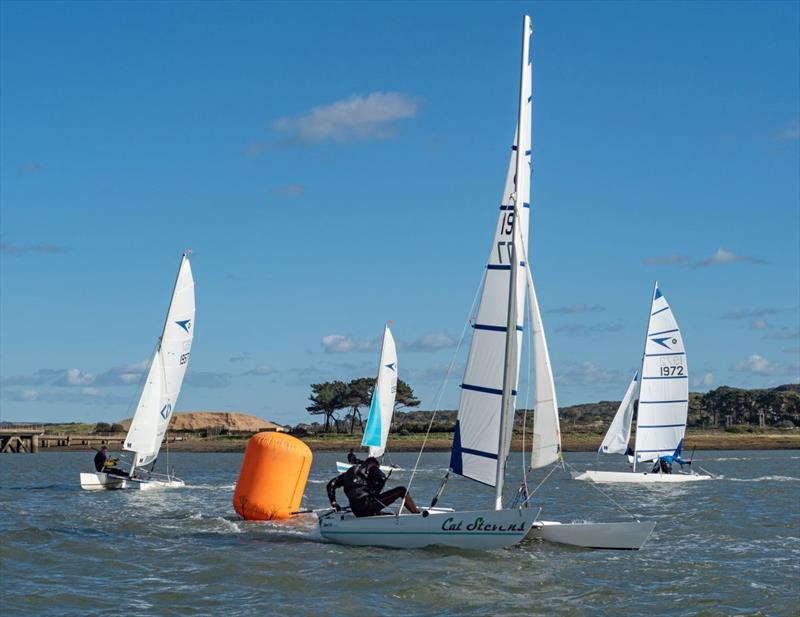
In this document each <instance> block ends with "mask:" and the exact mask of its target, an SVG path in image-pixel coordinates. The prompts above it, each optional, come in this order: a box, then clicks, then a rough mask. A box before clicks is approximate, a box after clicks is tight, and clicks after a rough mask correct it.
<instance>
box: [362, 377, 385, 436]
mask: <svg viewBox="0 0 800 617" xmlns="http://www.w3.org/2000/svg"><path fill="white" fill-rule="evenodd" d="M376 385H377V384H376ZM381 432H382V431H381V405H380V402H379V400H378V390H377V388H376V390H375V392H374V393H373V394H372V404H371V405H370V406H369V417H368V418H367V428H366V429H365V430H364V439H363V445H365V446H372V447H379V446H380V445H381Z"/></svg>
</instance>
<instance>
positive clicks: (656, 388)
mask: <svg viewBox="0 0 800 617" xmlns="http://www.w3.org/2000/svg"><path fill="white" fill-rule="evenodd" d="M640 376H641V377H640ZM637 388H638V391H639V392H638V394H639V413H638V419H637V422H636V441H635V446H634V448H633V450H632V451H631V450H630V449H629V448H628V441H629V439H630V434H631V425H632V422H633V410H634V400H635V398H636V390H637ZM688 414H689V368H688V365H687V363H686V350H685V348H684V346H683V336H682V334H681V331H680V328H679V327H678V322H677V321H676V319H675V315H674V314H673V312H672V308H671V307H670V305H669V303H668V302H667V298H666V297H665V296H664V294H663V293H662V292H661V289H660V288H659V286H658V282H656V284H655V286H654V288H653V296H652V301H651V303H650V317H649V320H648V324H647V336H646V337H645V344H644V354H643V355H642V368H641V371H639V372H637V373H636V374H635V375H634V376H633V380H632V381H631V383H630V385H629V386H628V390H627V391H626V392H625V398H624V399H623V400H622V403H621V404H620V406H619V409H618V410H617V413H616V415H615V416H614V419H613V420H612V421H611V426H610V427H609V429H608V432H607V433H606V436H605V438H604V439H603V442H602V444H600V448H599V450H598V452H599V453H601V454H624V455H628V456H630V457H631V459H630V460H631V462H632V463H633V470H632V471H600V470H591V469H590V470H587V471H585V472H583V473H581V474H578V475H576V476H575V479H576V480H586V481H590V482H601V483H613V482H626V483H639V484H652V483H659V482H670V483H671V482H696V481H698V480H710V479H711V476H709V475H704V474H699V473H695V472H694V471H692V470H691V468H690V470H689V472H688V473H684V472H683V470H682V469H683V466H684V465H685V464H691V461H684V460H683V459H681V458H680V455H681V450H682V449H683V438H684V434H685V433H686V420H687V417H688ZM673 462H675V463H678V464H679V465H680V466H681V471H673V469H672V464H673ZM637 463H645V464H646V471H638V472H637V471H636V465H637ZM653 463H656V465H655V468H653V467H652V465H653Z"/></svg>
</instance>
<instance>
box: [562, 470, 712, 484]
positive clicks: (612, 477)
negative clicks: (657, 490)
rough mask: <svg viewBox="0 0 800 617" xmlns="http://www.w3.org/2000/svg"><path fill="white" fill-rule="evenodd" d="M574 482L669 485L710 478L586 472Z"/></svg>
mask: <svg viewBox="0 0 800 617" xmlns="http://www.w3.org/2000/svg"><path fill="white" fill-rule="evenodd" d="M575 479H576V480H585V481H587V482H597V483H598V484H613V483H616V482H625V483H628V484H670V483H675V482H699V481H700V480H711V479H712V476H707V475H703V474H699V473H692V474H688V473H647V472H645V473H639V472H632V471H594V470H588V471H584V472H583V473H581V474H578V475H576V476H575Z"/></svg>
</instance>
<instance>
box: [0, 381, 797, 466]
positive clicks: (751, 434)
mask: <svg viewBox="0 0 800 617" xmlns="http://www.w3.org/2000/svg"><path fill="white" fill-rule="evenodd" d="M618 406H619V401H600V402H598V403H586V404H581V405H573V406H570V407H562V408H561V409H560V410H559V416H560V419H561V431H562V437H563V447H564V451H565V452H593V451H595V450H596V449H597V447H598V446H599V444H600V441H601V440H602V435H603V434H604V433H605V431H606V429H607V428H608V425H609V423H610V422H611V418H612V417H613V415H614V413H615V412H616V410H617V407H618ZM178 415H180V414H178ZM186 415H187V416H189V415H191V414H188V413H187V414H186ZM194 415H199V414H194ZM210 415H213V416H215V417H216V419H217V420H219V421H221V422H223V424H224V422H226V421H227V422H229V423H230V422H232V421H233V420H234V417H235V416H240V415H241V416H243V417H244V414H234V413H228V412H215V413H213V414H210ZM431 415H432V412H430V411H408V412H397V413H396V414H395V421H394V422H393V427H392V431H391V440H392V451H393V452H402V451H416V450H418V449H419V447H420V445H421V443H422V439H423V438H424V435H425V432H426V431H427V429H428V425H429V423H430V420H431ZM455 416H456V412H455V411H440V412H437V414H436V419H435V420H434V422H433V424H432V425H431V433H430V436H429V438H428V443H427V449H428V450H430V451H437V450H448V449H449V448H450V442H451V440H452V431H453V426H454V424H455ZM526 416H527V427H526V429H525V449H528V448H529V447H530V439H531V435H532V431H531V426H532V420H533V413H532V412H531V411H528V412H527V413H526V412H525V411H523V410H518V411H517V413H516V418H515V426H514V440H513V443H512V449H513V450H517V451H518V450H521V449H522V447H523V418H524V417H526ZM248 417H249V418H252V419H253V420H256V421H258V420H259V419H257V418H254V417H253V416H248ZM262 424H264V427H260V425H259V428H251V429H249V430H243V427H238V428H237V427H235V426H234V425H233V424H232V425H231V426H230V427H229V428H227V429H226V428H221V427H220V426H219V424H218V425H217V426H215V427H205V428H197V427H194V428H191V429H187V430H170V431H169V433H168V438H169V448H170V450H172V451H174V452H240V451H243V450H244V447H245V445H246V443H247V439H249V437H250V436H251V435H253V434H254V433H255V432H258V431H260V430H265V429H268V430H284V431H288V432H290V433H292V434H293V435H295V436H297V437H299V438H300V439H302V440H303V441H305V442H306V443H307V444H308V445H309V447H311V448H312V449H313V450H318V451H325V450H335V451H338V450H342V449H347V448H350V447H358V445H359V443H360V442H361V432H360V430H358V428H356V430H355V431H354V432H350V430H349V429H350V427H351V426H352V423H351V418H350V417H349V415H346V416H343V417H342V418H339V419H338V420H337V421H336V422H335V424H334V426H332V428H333V429H334V430H333V431H332V432H329V433H327V434H326V433H325V432H324V425H321V424H319V423H313V424H305V423H301V424H298V425H296V426H294V427H279V426H277V425H275V424H274V423H270V422H266V421H263V422H262ZM13 426H14V424H13V423H8V422H3V423H0V427H2V428H9V427H13ZM40 426H41V429H42V431H43V433H44V435H43V436H42V441H43V443H42V445H43V446H44V447H42V448H41V451H65V450H66V451H69V450H90V449H91V448H92V447H95V446H97V445H99V444H100V443H108V444H109V446H110V447H111V448H112V449H118V448H119V447H120V446H121V444H122V440H123V439H124V437H125V433H124V432H111V431H107V430H100V431H98V430H96V428H92V427H98V428H100V429H107V427H110V425H107V424H105V423H98V424H97V425H85V424H83V425H82V424H78V423H73V424H72V425H65V424H42V425H40ZM71 427H75V430H72V429H71ZM356 427H357V425H356ZM115 428H116V427H115ZM336 429H339V430H338V432H337V431H336ZM56 432H63V437H64V438H63V439H57V438H55V437H54V436H53V433H56ZM76 432H81V433H90V434H89V435H83V434H82V435H80V436H79V435H76ZM48 435H49V437H48ZM686 443H687V447H689V448H691V447H695V446H696V447H697V448H698V449H700V450H709V449H711V450H737V449H745V450H760V449H787V448H789V449H795V448H800V384H787V385H782V386H778V387H776V388H769V389H754V390H746V389H741V388H731V387H728V386H723V387H720V388H717V389H715V390H711V391H710V392H707V393H705V394H703V393H697V392H692V393H690V394H689V419H688V428H687V432H686Z"/></svg>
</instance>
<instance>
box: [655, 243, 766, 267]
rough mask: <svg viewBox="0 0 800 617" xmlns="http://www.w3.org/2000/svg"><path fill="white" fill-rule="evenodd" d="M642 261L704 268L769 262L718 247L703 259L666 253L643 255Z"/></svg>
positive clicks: (656, 264) (658, 264) (659, 264)
mask: <svg viewBox="0 0 800 617" xmlns="http://www.w3.org/2000/svg"><path fill="white" fill-rule="evenodd" d="M642 263H643V264H645V265H648V266H688V267H691V268H705V267H708V266H718V265H722V264H732V263H748V264H758V265H765V264H768V263H769V262H768V261H765V260H763V259H761V258H759V257H753V256H752V255H738V254H736V253H734V252H733V251H729V250H728V249H725V248H722V247H720V248H718V249H717V250H716V251H714V252H713V253H712V254H711V255H709V256H708V257H704V258H703V259H693V258H692V257H689V256H688V255H681V254H677V253H676V254H673V255H667V256H665V257H658V256H656V257H645V258H644V259H642Z"/></svg>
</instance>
